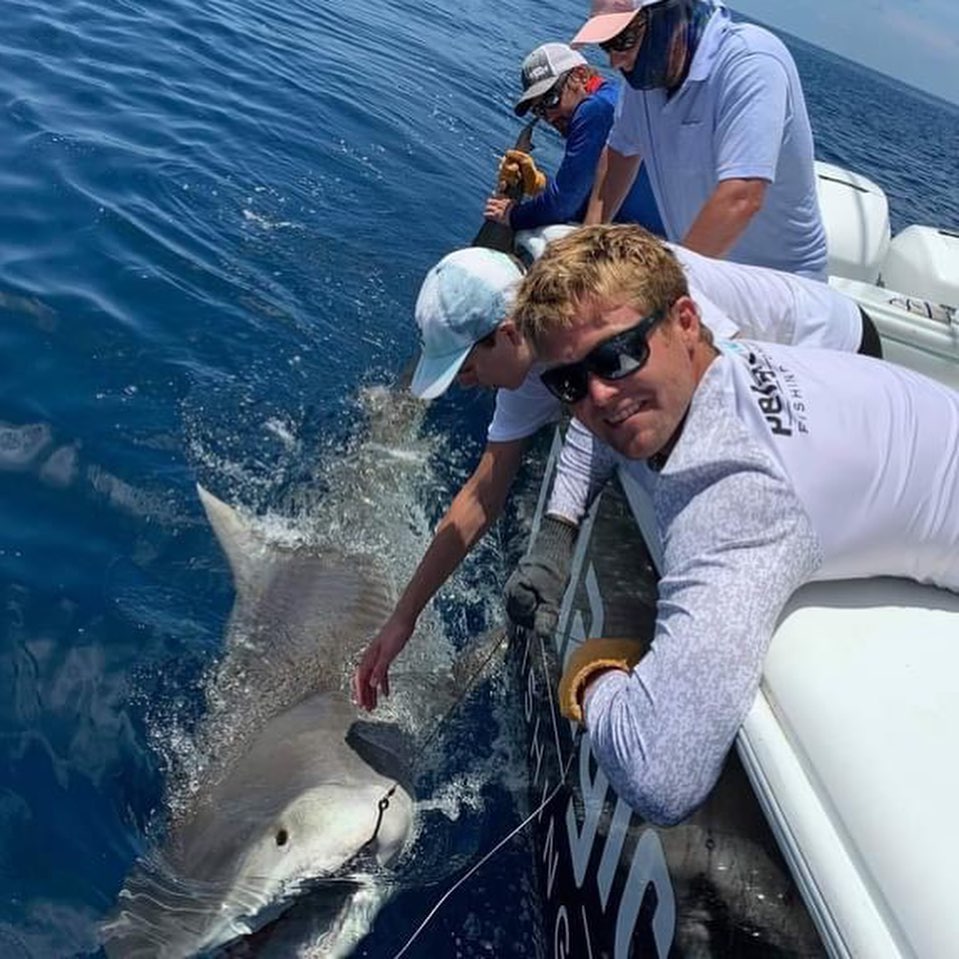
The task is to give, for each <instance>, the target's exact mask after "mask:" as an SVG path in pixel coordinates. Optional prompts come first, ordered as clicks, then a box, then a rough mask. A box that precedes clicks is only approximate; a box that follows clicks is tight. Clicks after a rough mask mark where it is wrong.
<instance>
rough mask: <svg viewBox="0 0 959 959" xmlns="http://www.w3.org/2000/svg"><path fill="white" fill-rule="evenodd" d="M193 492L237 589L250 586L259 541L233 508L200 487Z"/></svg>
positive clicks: (260, 544) (253, 576) (252, 579)
mask: <svg viewBox="0 0 959 959" xmlns="http://www.w3.org/2000/svg"><path fill="white" fill-rule="evenodd" d="M196 489H197V493H199V495H200V502H201V503H202V504H203V509H204V511H205V512H206V516H207V519H208V520H209V521H210V526H212V527H213V532H214V533H216V538H217V540H218V541H219V543H220V548H221V549H222V550H223V552H224V553H225V554H226V558H227V561H228V562H229V564H230V569H231V570H232V572H233V579H234V581H235V582H236V583H237V585H240V584H243V585H247V586H248V585H250V584H251V583H252V582H253V581H254V579H255V571H256V564H255V557H256V556H257V554H258V553H259V552H260V551H261V550H262V549H263V543H262V541H261V540H260V538H259V537H258V536H257V535H256V533H255V532H254V531H253V530H252V529H251V528H250V525H249V523H247V522H246V521H245V520H244V519H243V517H242V516H240V514H239V513H238V512H237V511H236V510H235V509H234V508H233V507H232V506H228V505H227V504H226V503H224V502H223V500H220V499H217V498H216V497H215V496H214V495H213V494H212V493H211V492H210V491H209V490H207V489H204V488H203V487H202V486H201V485H200V484H199V483H197V484H196Z"/></svg>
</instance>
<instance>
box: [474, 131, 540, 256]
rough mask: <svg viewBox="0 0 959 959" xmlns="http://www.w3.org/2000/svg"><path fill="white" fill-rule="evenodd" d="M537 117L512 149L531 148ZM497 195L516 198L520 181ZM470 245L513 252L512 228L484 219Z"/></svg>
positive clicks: (521, 132) (521, 192)
mask: <svg viewBox="0 0 959 959" xmlns="http://www.w3.org/2000/svg"><path fill="white" fill-rule="evenodd" d="M536 121H537V117H533V119H532V120H530V121H529V123H527V124H526V126H524V127H523V129H522V130H520V131H519V136H518V137H517V138H516V143H514V144H513V149H514V150H521V151H522V152H523V153H529V152H530V151H531V150H532V149H533V127H534V126H536ZM497 192H498V195H499V196H506V197H509V198H510V199H511V200H518V199H519V198H520V197H521V196H522V195H523V184H522V182H517V183H511V184H510V185H509V186H507V187H506V189H505V190H499V191H497ZM470 246H485V247H488V248H489V249H491V250H499V251H500V252H501V253H512V252H513V228H512V227H511V226H510V225H509V224H508V223H500V222H499V221H497V220H484V221H483V225H482V226H481V227H480V230H479V233H477V234H476V236H475V237H473V242H472V243H471V244H470Z"/></svg>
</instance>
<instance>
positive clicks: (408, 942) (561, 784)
mask: <svg viewBox="0 0 959 959" xmlns="http://www.w3.org/2000/svg"><path fill="white" fill-rule="evenodd" d="M536 635H537V638H538V639H539V648H540V655H541V657H542V660H543V668H544V676H548V675H549V673H548V672H545V669H546V666H547V658H546V646H545V644H544V642H543V637H542V636H540V635H539V634H536ZM487 662H489V660H487ZM485 667H486V663H484V664H483V667H482V668H481V669H480V670H479V672H482V669H485ZM546 692H547V696H548V697H549V705H550V714H551V715H552V716H553V728H554V731H555V733H556V737H557V738H556V745H557V750H558V748H559V731H558V729H556V718H555V702H554V700H553V692H552V688H551V686H550V683H549V682H548V681H547V683H546ZM454 708H455V707H454ZM447 715H449V714H447ZM445 718H446V717H444V719H445ZM582 731H583V730H582V727H581V726H580V727H579V728H578V729H577V731H576V734H575V736H574V738H573V744H572V748H571V749H570V751H569V756H568V757H567V758H566V763H565V764H564V766H563V774H562V776H560V779H559V782H558V783H557V784H556V786H555V787H554V788H553V789H552V791H551V792H550V794H549V795H548V796H547V797H546V798H545V799H544V800H543V801H542V802H541V803H540V804H539V806H537V807H536V809H535V810H534V811H533V812H531V813H530V814H529V815H528V816H527V817H526V818H525V819H524V820H523V821H522V822H521V823H520V824H519V825H518V826H516V827H515V828H514V829H512V830H511V831H510V832H509V833H507V835H506V836H504V837H503V838H502V839H501V840H500V841H499V842H498V843H496V845H495V846H493V848H492V849H490V850H489V852H487V853H486V854H485V855H484V856H483V857H482V858H480V859H479V860H477V861H476V862H475V863H474V864H473V865H472V866H471V867H470V869H469V870H468V871H467V872H466V873H465V874H464V875H463V876H461V877H460V878H459V879H458V880H457V881H456V882H455V883H453V885H452V886H450V888H449V889H447V890H446V892H445V893H443V895H442V896H440V898H439V899H438V900H437V901H436V904H435V905H434V906H433V908H432V909H431V910H430V911H429V912H428V913H427V914H426V918H425V919H423V921H422V922H421V923H420V924H419V925H418V926H417V927H416V929H415V931H414V932H413V935H411V936H410V937H409V939H407V940H406V942H405V944H404V945H403V947H402V948H401V949H400V951H399V952H397V953H395V954H394V956H393V959H401V957H402V956H404V955H405V954H406V951H407V950H408V949H409V947H410V946H411V945H412V944H413V942H414V941H415V940H416V939H417V937H418V936H419V934H420V933H421V932H422V931H423V930H424V929H425V928H426V927H427V926H428V925H429V924H430V922H432V920H433V918H434V917H435V915H436V914H437V912H439V910H440V909H441V908H442V907H443V905H444V904H445V903H446V901H447V900H448V899H449V898H450V896H452V895H453V893H454V892H456V890H457V889H459V887H460V886H462V885H463V883H465V882H466V880H467V879H469V878H471V877H472V876H473V875H474V874H475V873H476V872H477V871H478V870H479V869H480V868H481V867H482V866H483V865H484V864H485V863H486V862H488V861H489V860H490V859H492V858H493V856H495V855H496V853H498V852H499V851H500V849H502V848H503V846H505V845H506V844H507V843H508V842H509V841H510V840H511V839H513V838H514V837H516V836H517V835H519V833H521V832H522V831H523V830H524V829H525V828H526V827H527V826H528V825H529V824H530V823H531V822H532V821H533V820H534V819H536V818H538V817H539V816H540V815H541V814H542V812H543V810H544V809H545V808H546V807H547V806H548V805H549V804H550V803H551V802H552V801H553V799H555V798H556V796H557V795H558V794H559V791H560V790H561V789H562V788H563V787H564V786H565V785H566V777H567V776H568V775H569V767H570V766H571V765H572V762H573V757H574V756H575V755H576V747H577V746H578V745H579V740H580V738H581V736H582ZM557 755H560V753H559V752H557Z"/></svg>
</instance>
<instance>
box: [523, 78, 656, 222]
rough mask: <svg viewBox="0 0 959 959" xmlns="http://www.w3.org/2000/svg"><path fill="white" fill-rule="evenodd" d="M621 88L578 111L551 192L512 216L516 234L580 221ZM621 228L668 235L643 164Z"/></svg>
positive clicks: (619, 218)
mask: <svg viewBox="0 0 959 959" xmlns="http://www.w3.org/2000/svg"><path fill="white" fill-rule="evenodd" d="M618 95H619V90H618V87H617V85H616V84H615V83H612V82H610V81H609V80H604V81H603V83H602V85H601V86H600V87H599V88H598V89H597V90H596V91H595V92H594V93H591V94H590V95H589V96H588V97H587V98H586V99H585V100H583V102H582V103H580V104H579V106H578V107H577V108H576V109H575V110H574V111H573V115H572V117H570V121H569V129H568V130H567V133H566V153H565V155H564V156H563V162H562V163H561V164H560V165H559V169H558V170H557V171H556V174H555V176H551V177H548V178H547V184H546V189H545V190H544V191H543V192H542V193H541V194H540V195H539V196H536V197H534V198H533V199H531V200H527V201H526V202H525V203H520V204H519V205H518V206H516V207H514V208H513V210H512V211H511V212H510V226H512V228H513V229H514V230H531V229H534V228H535V227H538V226H545V225H547V224H549V223H570V222H577V221H581V220H582V219H583V217H584V216H585V215H586V205H587V203H588V201H589V195H590V193H591V192H592V189H593V179H594V177H595V175H596V164H597V163H598V162H599V156H600V154H601V153H602V152H603V147H604V146H605V145H606V137H607V135H608V134H609V130H610V127H611V126H612V125H613V110H614V109H615V107H616V99H617V97H618ZM615 220H616V222H617V223H639V224H641V225H642V226H644V227H646V229H647V230H650V231H651V232H653V233H656V234H658V235H660V236H662V235H663V223H662V220H660V218H659V210H658V209H657V207H656V201H655V199H654V198H653V191H652V187H651V186H650V184H649V177H648V175H647V173H646V164H645V163H644V164H643V165H642V166H641V167H640V170H639V173H638V175H637V176H636V181H635V183H633V186H632V188H631V189H630V191H629V193H628V194H627V195H626V199H625V200H623V205H622V207H620V210H619V212H618V213H617V214H616V217H615Z"/></svg>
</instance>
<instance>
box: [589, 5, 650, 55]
mask: <svg viewBox="0 0 959 959" xmlns="http://www.w3.org/2000/svg"><path fill="white" fill-rule="evenodd" d="M645 32H646V12H645V11H643V12H642V13H641V14H640V15H639V16H638V18H637V19H636V20H634V21H633V22H632V23H631V24H630V25H629V26H628V27H626V28H625V29H624V30H620V31H619V33H617V34H616V36H615V37H610V38H609V39H608V40H604V41H603V42H602V43H601V44H600V45H599V48H600V49H601V50H602V51H603V53H625V52H626V51H627V50H632V49H633V47H635V46H636V44H637V43H639V41H640V39H641V38H642V36H643V34H644V33H645Z"/></svg>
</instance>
